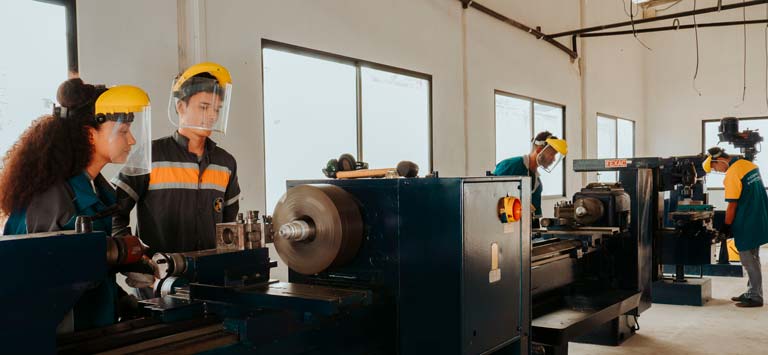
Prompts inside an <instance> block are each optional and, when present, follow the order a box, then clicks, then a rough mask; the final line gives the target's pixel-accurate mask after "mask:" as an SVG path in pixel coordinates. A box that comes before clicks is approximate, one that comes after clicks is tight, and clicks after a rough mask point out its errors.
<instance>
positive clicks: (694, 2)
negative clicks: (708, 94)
mask: <svg viewBox="0 0 768 355" xmlns="http://www.w3.org/2000/svg"><path fill="white" fill-rule="evenodd" d="M693 11H694V13H693V33H694V34H695V35H696V71H695V72H694V73H693V89H694V90H696V92H697V93H698V94H699V96H701V91H699V88H697V87H696V78H697V77H698V76H699V25H698V24H697V23H696V0H693Z"/></svg>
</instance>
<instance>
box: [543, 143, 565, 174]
mask: <svg viewBox="0 0 768 355" xmlns="http://www.w3.org/2000/svg"><path fill="white" fill-rule="evenodd" d="M561 160H563V155H562V154H560V152H558V151H557V149H555V148H554V147H553V146H551V145H549V144H547V146H545V147H544V149H542V150H541V151H540V152H539V154H538V155H537V156H536V164H537V165H538V166H539V167H540V168H542V169H543V170H544V171H546V172H548V173H551V172H552V171H554V170H555V168H556V167H557V166H558V164H560V161H561Z"/></svg>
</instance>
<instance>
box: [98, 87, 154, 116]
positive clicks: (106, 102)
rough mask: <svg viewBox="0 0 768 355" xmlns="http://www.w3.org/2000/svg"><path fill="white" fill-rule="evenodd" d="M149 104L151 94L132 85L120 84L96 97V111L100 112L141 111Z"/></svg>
mask: <svg viewBox="0 0 768 355" xmlns="http://www.w3.org/2000/svg"><path fill="white" fill-rule="evenodd" d="M147 106H149V95H147V93H146V92H144V90H142V89H140V88H138V87H136V86H131V85H118V86H115V87H111V88H109V89H108V90H107V91H105V92H103V93H102V94H101V95H99V98H98V99H96V111H95V113H96V114H97V115H99V114H105V115H106V114H114V113H129V112H141V111H142V110H144V108H145V107H147Z"/></svg>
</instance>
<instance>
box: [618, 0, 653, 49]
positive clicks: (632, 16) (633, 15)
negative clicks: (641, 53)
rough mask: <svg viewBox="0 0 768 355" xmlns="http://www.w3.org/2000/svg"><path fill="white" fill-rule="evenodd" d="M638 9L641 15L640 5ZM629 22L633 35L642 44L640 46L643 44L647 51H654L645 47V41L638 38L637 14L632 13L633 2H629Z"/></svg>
mask: <svg viewBox="0 0 768 355" xmlns="http://www.w3.org/2000/svg"><path fill="white" fill-rule="evenodd" d="M622 3H624V0H622ZM625 9H626V7H625ZM637 9H638V10H637V11H638V13H639V12H640V5H638V6H637ZM625 12H626V11H625ZM629 21H630V22H631V23H632V35H633V36H635V39H636V40H637V41H638V42H640V44H642V45H643V47H645V49H647V50H649V51H650V50H652V49H651V48H650V47H648V46H647V45H645V43H643V41H641V40H640V38H639V37H637V32H635V14H634V13H633V12H632V0H630V2H629Z"/></svg>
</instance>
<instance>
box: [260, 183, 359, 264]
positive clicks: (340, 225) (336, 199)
mask: <svg viewBox="0 0 768 355" xmlns="http://www.w3.org/2000/svg"><path fill="white" fill-rule="evenodd" d="M272 216H273V225H274V230H275V237H274V244H275V248H276V249H277V253H278V254H279V255H280V258H282V259H283V261H284V262H285V263H286V265H288V267H289V268H291V269H292V270H294V271H296V272H299V273H301V274H305V275H311V274H316V273H319V272H321V271H323V270H325V269H327V268H328V267H331V266H340V265H343V264H345V263H347V262H349V261H350V260H352V258H354V257H355V254H357V250H358V249H359V248H360V243H361V242H362V235H363V221H362V217H361V215H360V208H359V207H358V205H357V203H356V202H355V200H354V198H353V197H352V195H350V194H349V193H348V192H346V191H344V190H343V189H341V188H340V187H337V186H333V185H325V184H317V185H301V186H297V187H293V188H290V189H288V191H287V192H286V193H285V194H284V195H283V197H281V198H280V200H279V201H278V203H277V206H275V210H274V213H273V215H272Z"/></svg>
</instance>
